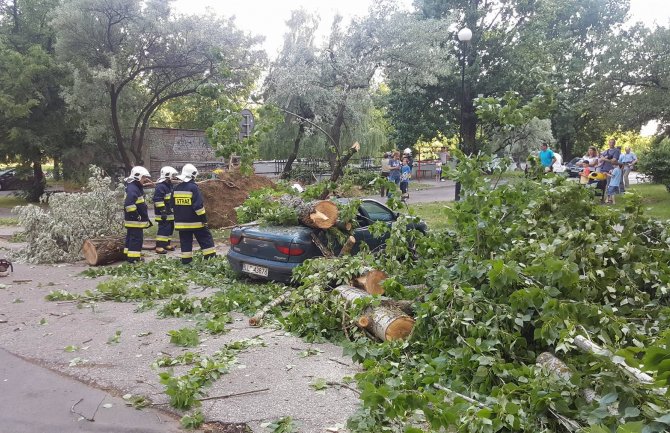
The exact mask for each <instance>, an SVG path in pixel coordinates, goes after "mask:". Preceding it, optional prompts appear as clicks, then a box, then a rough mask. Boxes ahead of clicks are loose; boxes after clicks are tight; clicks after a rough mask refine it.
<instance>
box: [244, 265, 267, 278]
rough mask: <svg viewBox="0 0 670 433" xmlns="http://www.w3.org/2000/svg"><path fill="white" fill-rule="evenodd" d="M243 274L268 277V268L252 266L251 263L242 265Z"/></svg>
mask: <svg viewBox="0 0 670 433" xmlns="http://www.w3.org/2000/svg"><path fill="white" fill-rule="evenodd" d="M242 272H246V273H248V274H254V275H260V276H261V277H267V276H268V268H266V267H264V266H256V265H250V264H249V263H242Z"/></svg>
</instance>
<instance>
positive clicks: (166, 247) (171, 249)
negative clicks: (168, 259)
mask: <svg viewBox="0 0 670 433" xmlns="http://www.w3.org/2000/svg"><path fill="white" fill-rule="evenodd" d="M164 248H165V249H166V250H168V251H174V246H173V245H166V246H165V247H164Z"/></svg>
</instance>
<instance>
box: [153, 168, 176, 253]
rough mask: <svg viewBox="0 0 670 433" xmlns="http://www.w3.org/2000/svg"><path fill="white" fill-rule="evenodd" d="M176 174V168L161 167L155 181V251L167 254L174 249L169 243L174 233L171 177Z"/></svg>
mask: <svg viewBox="0 0 670 433" xmlns="http://www.w3.org/2000/svg"><path fill="white" fill-rule="evenodd" d="M176 176H177V170H175V169H174V168H172V167H170V166H165V167H163V168H161V175H160V177H159V178H158V180H157V181H156V190H155V191H154V213H155V215H156V223H158V232H157V233H156V252H157V253H158V254H167V252H168V251H174V247H173V246H172V245H170V238H171V237H172V234H173V233H174V214H173V209H172V189H173V187H172V179H175V178H176Z"/></svg>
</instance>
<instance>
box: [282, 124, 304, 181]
mask: <svg viewBox="0 0 670 433" xmlns="http://www.w3.org/2000/svg"><path fill="white" fill-rule="evenodd" d="M304 135H305V123H304V122H302V121H300V126H299V127H298V135H297V136H296V137H295V140H293V151H292V152H291V154H290V155H289V156H288V159H287V160H286V165H284V170H283V171H282V173H281V178H282V179H288V178H289V177H290V176H291V170H292V169H293V161H295V160H296V158H297V157H298V151H299V150H300V143H301V142H302V138H303V137H304Z"/></svg>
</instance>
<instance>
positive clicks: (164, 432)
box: [0, 349, 181, 433]
mask: <svg viewBox="0 0 670 433" xmlns="http://www.w3.org/2000/svg"><path fill="white" fill-rule="evenodd" d="M0 407H1V408H2V411H0V426H2V427H0V430H1V431H3V432H7V433H9V432H11V433H36V432H40V433H63V432H68V433H69V432H101V433H102V432H104V433H131V432H132V433H140V432H141V433H153V432H155V433H159V432H160V433H171V432H179V431H181V430H180V429H179V422H178V421H177V420H176V419H174V418H172V417H170V416H168V415H165V414H163V413H159V412H158V411H155V410H152V409H144V410H141V411H139V410H135V409H134V408H132V407H130V406H126V404H125V402H124V400H123V399H121V398H119V397H114V396H112V395H110V394H109V393H107V392H105V391H101V390H99V389H96V388H93V387H90V386H88V385H84V384H83V383H81V382H78V381H76V380H74V379H70V378H68V377H65V376H62V375H60V374H58V373H54V372H53V371H51V370H48V369H46V368H43V367H39V366H37V365H35V364H33V363H31V362H29V361H26V360H24V359H22V358H19V357H17V356H14V355H12V354H10V353H9V352H7V351H5V350H4V349H0ZM73 407H74V409H73ZM85 418H87V419H85Z"/></svg>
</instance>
